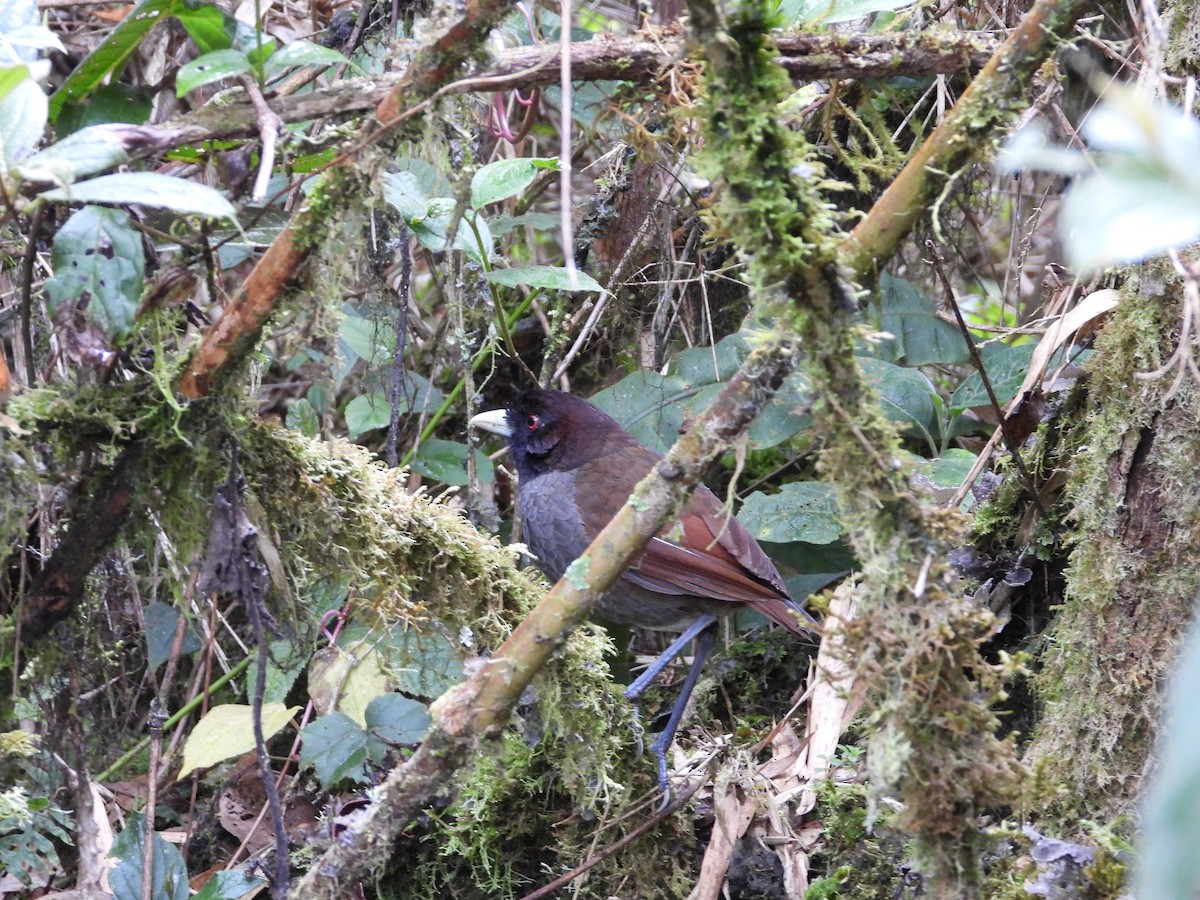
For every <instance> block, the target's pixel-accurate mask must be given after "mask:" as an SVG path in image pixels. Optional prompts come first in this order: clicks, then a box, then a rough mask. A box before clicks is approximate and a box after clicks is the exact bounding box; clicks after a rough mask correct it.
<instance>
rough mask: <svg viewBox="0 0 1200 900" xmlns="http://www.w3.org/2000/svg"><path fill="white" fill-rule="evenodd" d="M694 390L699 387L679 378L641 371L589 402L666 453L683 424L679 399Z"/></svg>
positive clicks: (638, 437)
mask: <svg viewBox="0 0 1200 900" xmlns="http://www.w3.org/2000/svg"><path fill="white" fill-rule="evenodd" d="M695 393H698V389H697V388H695V387H692V386H690V385H688V383H687V382H685V381H683V380H682V379H680V378H673V377H668V376H665V375H660V374H658V373H657V372H650V371H640V372H634V373H633V374H632V375H627V376H626V377H625V378H622V379H621V380H620V381H618V382H617V383H616V384H614V385H613V386H612V387H609V388H605V389H604V390H602V391H600V392H599V393H598V394H595V395H593V396H592V397H591V402H592V403H594V404H595V405H596V406H598V407H600V409H602V410H604V411H605V412H606V413H608V414H609V415H610V416H612V417H613V418H614V419H616V420H617V421H618V422H620V423H621V424H622V425H623V426H625V429H626V430H627V431H628V432H629V433H630V434H632V435H633V436H634V437H635V438H637V439H638V440H639V441H641V442H642V443H643V444H645V445H646V446H647V447H650V448H651V449H652V450H657V451H658V452H660V453H665V452H666V451H667V450H669V449H670V448H671V445H672V444H674V443H675V440H676V439H677V438H678V437H679V428H680V426H681V425H683V415H684V411H683V404H682V401H683V400H684V399H686V398H688V397H690V396H692V395H693V394H695Z"/></svg>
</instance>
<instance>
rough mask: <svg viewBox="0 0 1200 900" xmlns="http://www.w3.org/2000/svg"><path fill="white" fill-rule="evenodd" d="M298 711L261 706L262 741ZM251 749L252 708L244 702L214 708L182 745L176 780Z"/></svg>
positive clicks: (296, 708) (269, 705) (252, 739)
mask: <svg viewBox="0 0 1200 900" xmlns="http://www.w3.org/2000/svg"><path fill="white" fill-rule="evenodd" d="M299 711H300V707H299V706H284V705H283V704H282V703H264V704H263V708H262V730H263V739H264V740H267V739H269V738H271V737H272V736H274V735H275V733H276V732H278V731H279V730H280V729H281V728H283V726H284V725H286V724H287V723H288V721H289V720H290V719H291V718H292V716H294V715H295V714H296V713H298V712H299ZM253 749H254V707H253V706H249V705H246V704H243V703H227V704H225V705H223V706H214V707H213V708H212V709H210V710H209V711H208V714H207V715H206V716H205V717H204V718H203V719H201V720H200V721H199V722H197V723H196V727H195V728H193V729H192V733H191V734H189V735H188V739H187V741H186V742H185V743H184V745H183V768H182V769H180V770H179V777H180V778H183V777H185V776H186V775H188V774H189V773H191V772H193V771H195V770H196V769H206V768H208V767H209V766H215V765H216V764H217V763H219V762H223V761H224V760H227V759H232V758H233V757H235V756H241V755H242V754H243V753H247V752H249V751H250V750H253Z"/></svg>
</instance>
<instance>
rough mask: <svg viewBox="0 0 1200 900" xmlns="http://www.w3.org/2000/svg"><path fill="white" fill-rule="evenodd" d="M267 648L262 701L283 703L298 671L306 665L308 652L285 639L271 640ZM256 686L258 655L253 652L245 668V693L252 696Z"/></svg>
mask: <svg viewBox="0 0 1200 900" xmlns="http://www.w3.org/2000/svg"><path fill="white" fill-rule="evenodd" d="M267 650H268V653H267V683H266V685H265V687H264V690H263V703H283V702H284V701H285V700H286V699H287V695H288V694H289V693H291V690H292V685H294V684H295V683H296V679H297V678H299V677H300V673H301V672H303V671H304V669H305V668H306V667H307V666H308V654H307V653H302V652H300V650H299V649H298V648H297V647H296V646H295V645H294V644H293V643H292V642H291V641H286V640H278V641H271V643H270V644H269V645H268V646H267ZM257 686H258V655H257V654H255V655H254V657H253V658H252V659H251V660H250V666H249V668H248V669H246V695H247V696H250V697H253V696H254V691H255V690H256V688H257Z"/></svg>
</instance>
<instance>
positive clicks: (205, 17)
mask: <svg viewBox="0 0 1200 900" xmlns="http://www.w3.org/2000/svg"><path fill="white" fill-rule="evenodd" d="M175 18H177V19H178V20H179V23H180V24H181V25H183V27H184V28H185V29H186V30H187V33H188V37H190V38H191V39H192V40H193V41H195V42H196V47H197V48H199V50H200V52H201V53H202V54H203V53H212V52H213V51H214V50H228V49H229V48H230V47H232V46H233V38H234V35H235V34H236V33H237V21H236V20H235V19H234V18H233V16H231V15H229V14H228V13H227V12H225V11H224V10H222V9H220V8H218V7H216V6H214V5H213V4H211V3H197V4H195V5H191V6H189V5H186V4H182V5H180V7H179V8H178V9H176V10H175Z"/></svg>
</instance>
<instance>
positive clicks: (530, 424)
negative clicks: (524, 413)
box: [525, 416, 542, 431]
mask: <svg viewBox="0 0 1200 900" xmlns="http://www.w3.org/2000/svg"><path fill="white" fill-rule="evenodd" d="M541 425H542V420H541V419H539V418H538V417H537V416H530V417H529V418H528V419H526V420H525V427H526V428H528V429H529V430H530V431H537V430H538V429H539V428H540V427H541Z"/></svg>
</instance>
